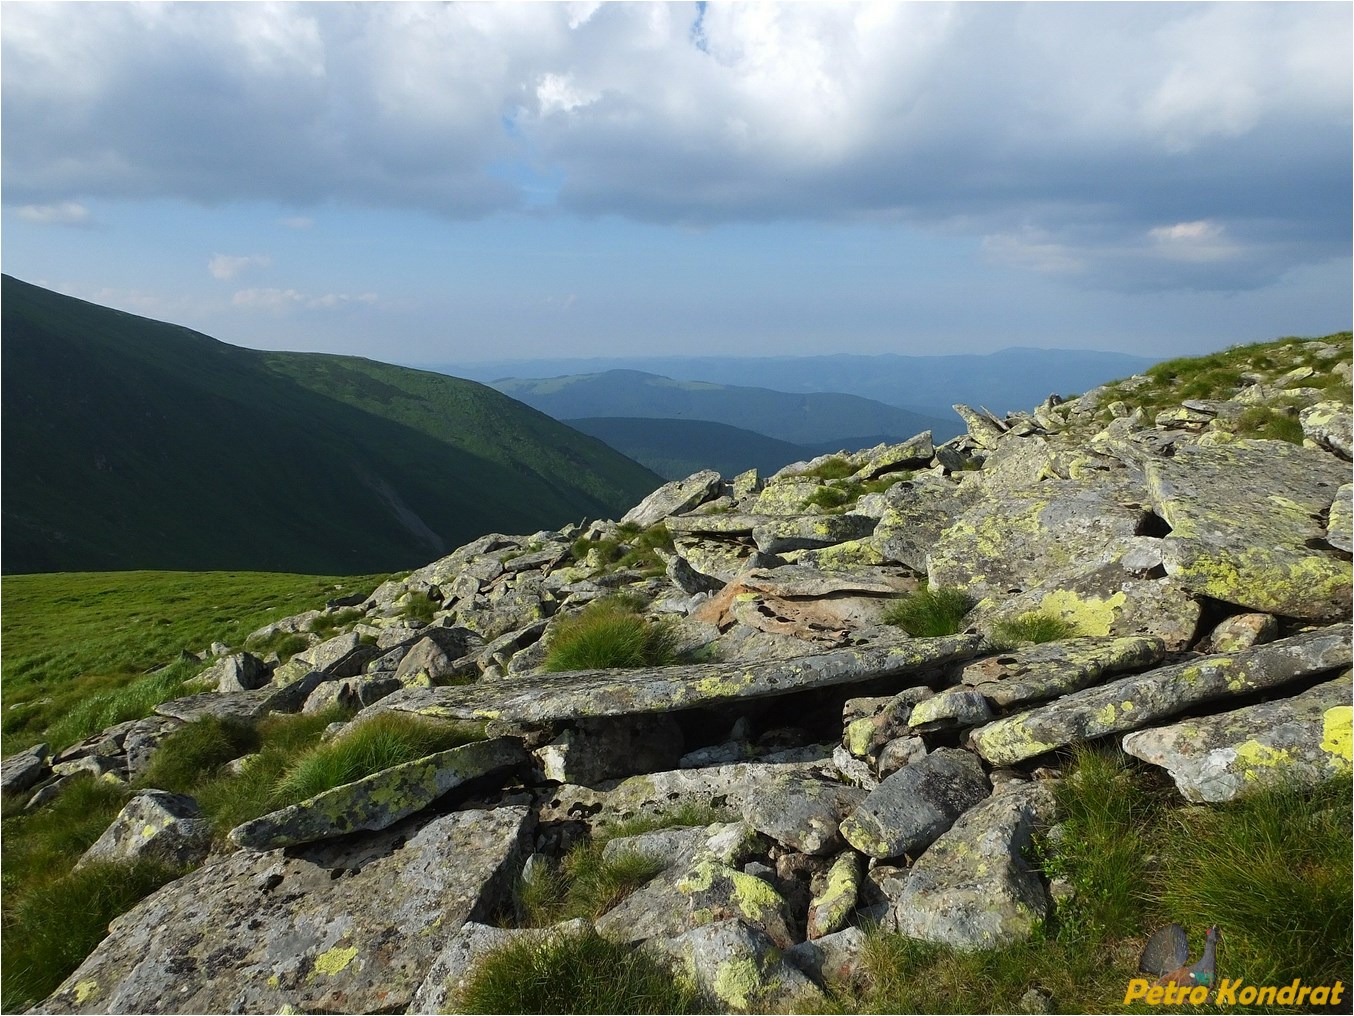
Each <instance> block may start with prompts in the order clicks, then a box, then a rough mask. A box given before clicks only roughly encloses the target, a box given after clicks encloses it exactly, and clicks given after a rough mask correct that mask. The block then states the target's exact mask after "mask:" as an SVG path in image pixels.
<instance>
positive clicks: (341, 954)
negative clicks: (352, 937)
mask: <svg viewBox="0 0 1354 1016" xmlns="http://www.w3.org/2000/svg"><path fill="white" fill-rule="evenodd" d="M356 958H357V947H356V946H348V947H347V948H346V949H345V948H344V947H342V946H337V945H336V946H334V948H332V949H327V950H325V951H324V952H322V953H320V955H318V956H316V957H315V972H316V973H317V974H328V975H329V976H330V977H332V976H334V975H335V974H338V973H341V972H342V971H343V970H345V969H346V968H347V966H348V964H349V963H351V962H352V961H353V960H354V959H356Z"/></svg>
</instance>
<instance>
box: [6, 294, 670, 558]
mask: <svg viewBox="0 0 1354 1016" xmlns="http://www.w3.org/2000/svg"><path fill="white" fill-rule="evenodd" d="M2 286H3V288H2V290H0V306H2V308H3V324H2V327H3V341H0V370H2V372H3V376H2V379H0V380H2V382H3V433H2V435H0V440H2V442H3V489H2V490H0V509H2V510H3V520H4V523H3V526H4V528H3V557H0V567H2V568H3V570H4V571H5V572H7V573H16V572H33V571H58V570H91V571H98V570H107V569H185V570H201V569H250V570H268V571H295V572H309V573H314V574H354V573H359V572H373V571H391V570H396V569H399V568H405V567H413V566H416V565H420V564H423V563H426V562H427V561H428V560H429V559H430V558H432V557H435V556H436V555H437V554H439V553H441V552H443V551H444V550H447V549H450V548H452V547H456V546H458V545H460V544H463V543H466V542H468V541H469V540H472V539H474V538H475V537H476V536H479V535H482V534H484V533H486V532H493V531H501V532H510V533H520V532H531V531H534V530H537V529H543V528H551V529H554V528H558V527H560V526H562V525H564V524H566V523H568V522H569V521H578V520H580V519H582V518H584V517H592V518H596V517H608V518H617V517H619V516H620V515H621V514H622V513H624V512H625V511H626V510H627V509H628V508H630V507H631V506H633V505H634V504H635V503H636V502H638V501H639V500H640V499H642V498H643V497H644V496H645V495H646V494H648V493H649V492H650V491H652V490H653V489H654V488H655V487H656V486H658V484H659V483H660V477H658V476H657V475H655V474H654V473H652V472H650V471H649V470H647V469H645V468H644V467H642V466H640V465H638V464H637V463H635V462H632V461H630V460H629V459H626V458H625V457H623V456H622V455H620V454H619V453H617V452H615V451H613V450H612V449H611V448H610V447H608V446H607V445H605V444H603V443H602V442H601V441H599V440H597V439H595V438H592V437H588V436H586V435H583V434H580V433H578V432H577V431H574V430H572V429H570V428H568V427H566V426H564V425H563V424H560V423H558V422H557V421H555V420H552V419H550V418H549V417H548V416H546V415H544V414H542V413H539V412H537V411H536V410H533V409H530V408H528V407H526V406H523V405H521V404H520V403H517V402H514V401H513V400H512V399H510V398H507V397H505V396H503V395H500V394H499V393H498V392H496V391H494V390H492V389H490V388H487V387H485V386H484V385H481V384H477V383H474V382H471V381H463V380H459V379H456V378H451V377H447V376H445V375H442V374H435V373H429V372H425V371H418V370H411V369H409V368H405V367H395V366H391V365H388V364H383V363H376V362H373V361H371V360H364V359H359V358H356V357H347V356H329V355H324V354H317V353H272V352H260V351H257V350H252V349H242V348H239V347H236V346H230V345H227V344H225V343H223V342H218V341H216V340H215V339H212V338H210V337H208V336H206V335H202V334H200V333H198V332H193V331H190V330H188V329H186V328H181V327H178V326H175V325H170V324H164V323H162V322H158V321H152V320H149V319H147V318H142V317H137V316H135V315H131V314H124V313H121V312H119V311H114V310H110V309H108V308H105V307H100V306H97V305H95V304H91V303H86V302H84V301H81V300H75V299H72V298H70V297H66V296H61V295H59V294H57V293H52V292H49V291H47V290H44V289H40V288H38V287H36V286H32V285H29V284H27V283H24V282H20V281H18V280H16V279H13V278H10V277H8V276H6V277H4V279H3V283H2Z"/></svg>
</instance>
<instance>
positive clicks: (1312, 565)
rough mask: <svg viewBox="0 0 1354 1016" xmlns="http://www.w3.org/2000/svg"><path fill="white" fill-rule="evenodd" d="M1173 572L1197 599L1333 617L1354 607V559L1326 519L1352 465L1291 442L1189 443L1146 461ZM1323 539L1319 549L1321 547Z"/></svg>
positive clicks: (1317, 618) (1314, 618) (1165, 551)
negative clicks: (1328, 541)
mask: <svg viewBox="0 0 1354 1016" xmlns="http://www.w3.org/2000/svg"><path fill="white" fill-rule="evenodd" d="M1146 475H1147V481H1148V486H1149V488H1150V491H1151V496H1152V499H1153V502H1154V503H1155V504H1156V508H1157V513H1158V514H1159V515H1160V516H1161V517H1162V518H1164V519H1165V520H1166V521H1167V523H1169V524H1170V526H1171V533H1170V535H1168V536H1166V537H1165V538H1163V540H1162V557H1163V561H1164V564H1165V568H1166V573H1167V574H1168V575H1170V576H1172V577H1174V578H1175V579H1177V581H1179V582H1180V583H1181V585H1183V586H1184V587H1185V588H1186V589H1188V590H1190V591H1191V592H1193V593H1194V594H1196V595H1200V596H1210V597H1212V598H1213V599H1215V600H1222V601H1223V602H1224V603H1232V604H1235V605H1237V606H1239V607H1243V608H1245V609H1247V610H1253V611H1259V612H1262V613H1266V614H1279V615H1282V616H1285V617H1294V618H1299V619H1302V620H1307V621H1317V622H1329V621H1334V620H1338V619H1340V618H1344V617H1348V616H1349V613H1350V592H1351V582H1350V562H1349V561H1348V560H1345V559H1342V558H1340V557H1337V556H1335V555H1333V554H1331V553H1330V552H1329V551H1327V550H1322V549H1321V548H1320V543H1321V542H1323V541H1324V540H1325V537H1326V530H1325V528H1324V527H1323V526H1322V525H1321V523H1320V521H1319V519H1320V518H1321V515H1322V513H1323V512H1325V511H1326V510H1327V509H1328V508H1329V507H1330V504H1331V499H1332V498H1333V497H1334V495H1335V492H1336V491H1337V490H1338V489H1339V487H1340V485H1341V484H1343V483H1348V482H1349V465H1348V464H1347V463H1345V462H1341V461H1340V460H1339V459H1337V458H1334V457H1332V456H1330V455H1328V454H1326V453H1325V452H1322V451H1318V450H1316V449H1312V448H1300V447H1298V446H1297V445H1292V444H1289V443H1287V442H1285V441H1250V440H1242V441H1236V442H1233V443H1232V444H1228V445H1219V446H1215V447H1210V448H1201V447H1197V446H1195V447H1184V448H1181V449H1180V450H1179V451H1178V452H1177V453H1176V455H1175V456H1173V457H1172V458H1168V459H1153V460H1151V461H1149V462H1147V464H1146ZM1313 545H1315V547H1314V546H1313Z"/></svg>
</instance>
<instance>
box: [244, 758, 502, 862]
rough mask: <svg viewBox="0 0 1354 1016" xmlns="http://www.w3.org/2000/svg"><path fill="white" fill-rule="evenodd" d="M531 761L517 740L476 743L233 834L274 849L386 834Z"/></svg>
mask: <svg viewBox="0 0 1354 1016" xmlns="http://www.w3.org/2000/svg"><path fill="white" fill-rule="evenodd" d="M526 760H527V754H526V751H525V749H523V747H522V745H521V742H519V741H517V740H516V739H515V738H510V737H497V738H493V739H491V740H488V741H476V742H474V743H472V744H467V745H463V746H461V747H459V748H451V749H449V750H448V751H443V752H438V753H437V754H435V755H429V756H427V757H426V758H421V759H418V760H416V761H414V762H406V763H404V764H403V765H398V766H393V767H391V768H390V769H384V770H382V771H381V772H378V773H373V774H372V775H370V776H367V777H364V778H362V779H360V780H357V781H356V782H355V783H345V784H344V785H342V786H339V787H335V788H333V789H332V790H326V791H325V792H324V793H322V794H317V795H316V796H315V797H311V798H308V799H306V800H304V801H301V802H300V803H299V804H293V805H289V806H288V807H286V808H281V809H279V810H278V811H273V812H269V813H268V814H267V815H261V816H260V817H258V818H256V819H251V820H250V821H248V822H245V823H244V824H243V825H238V826H236V827H235V828H234V829H232V830H231V831H230V839H231V842H233V843H234V844H235V845H236V846H239V847H248V848H250V849H252V850H274V849H276V848H278V847H286V846H291V845H293V844H296V843H310V842H313V841H315V840H324V839H332V838H333V837H335V836H345V835H347V834H349V833H353V832H357V831H359V830H379V829H385V828H387V827H389V826H391V825H394V824H395V823H396V822H398V821H400V820H401V819H403V818H405V817H407V816H409V815H412V814H414V813H415V812H418V811H421V810H422V809H423V808H426V807H427V806H428V805H429V804H431V803H432V802H433V801H435V800H437V798H439V797H441V796H442V795H443V794H445V793H446V792H447V791H449V790H451V789H452V788H453V787H457V786H460V785H461V784H462V783H465V782H466V781H467V780H472V779H474V778H476V777H477V776H485V775H488V774H489V773H492V772H496V771H498V770H501V769H507V768H510V767H512V766H516V765H520V764H522V763H523V762H525V761H526Z"/></svg>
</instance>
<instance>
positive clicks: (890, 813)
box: [841, 748, 991, 859]
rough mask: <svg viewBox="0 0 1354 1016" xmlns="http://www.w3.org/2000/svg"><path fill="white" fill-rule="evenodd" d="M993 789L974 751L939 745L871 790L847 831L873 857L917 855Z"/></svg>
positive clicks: (844, 824) (844, 829)
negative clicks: (974, 755) (940, 746)
mask: <svg viewBox="0 0 1354 1016" xmlns="http://www.w3.org/2000/svg"><path fill="white" fill-rule="evenodd" d="M990 792H991V786H990V784H989V783H988V781H987V776H986V775H985V774H984V773H983V767H982V765H981V764H980V763H979V762H978V760H977V759H976V758H974V757H973V755H972V754H970V753H969V752H967V751H962V750H960V749H957V748H939V749H937V750H936V751H934V752H932V753H931V754H930V755H927V756H926V757H925V758H923V759H920V760H918V761H916V762H914V763H912V764H911V765H908V766H904V767H903V768H902V769H899V770H898V771H897V772H896V773H894V774H893V775H892V776H890V777H889V778H888V779H886V780H884V781H883V782H882V783H880V784H879V786H877V787H875V789H874V790H872V791H870V795H869V796H868V797H867V798H865V800H864V802H862V803H861V805H860V807H858V808H856V810H855V811H853V812H852V813H851V814H850V815H848V816H847V817H846V819H845V820H844V821H843V822H842V824H841V833H842V836H843V837H844V838H845V839H846V841H847V842H848V843H850V844H851V846H853V847H855V848H856V849H857V850H859V851H860V852H861V853H863V854H867V855H869V856H870V857H874V858H879V859H883V858H886V857H901V856H903V855H904V854H911V855H913V856H916V855H917V854H920V853H921V852H922V851H923V850H925V849H926V848H927V847H928V846H930V845H931V843H932V842H934V841H935V839H936V837H937V836H939V835H940V834H941V833H943V832H944V831H945V830H946V829H948V828H949V827H950V826H951V824H953V822H954V820H955V819H957V818H958V817H959V816H960V815H962V814H963V813H964V812H965V811H967V810H968V809H969V808H970V807H972V806H973V805H974V804H976V803H977V802H978V801H981V800H982V799H983V798H984V797H986V796H987V795H988V794H989V793H990Z"/></svg>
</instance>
